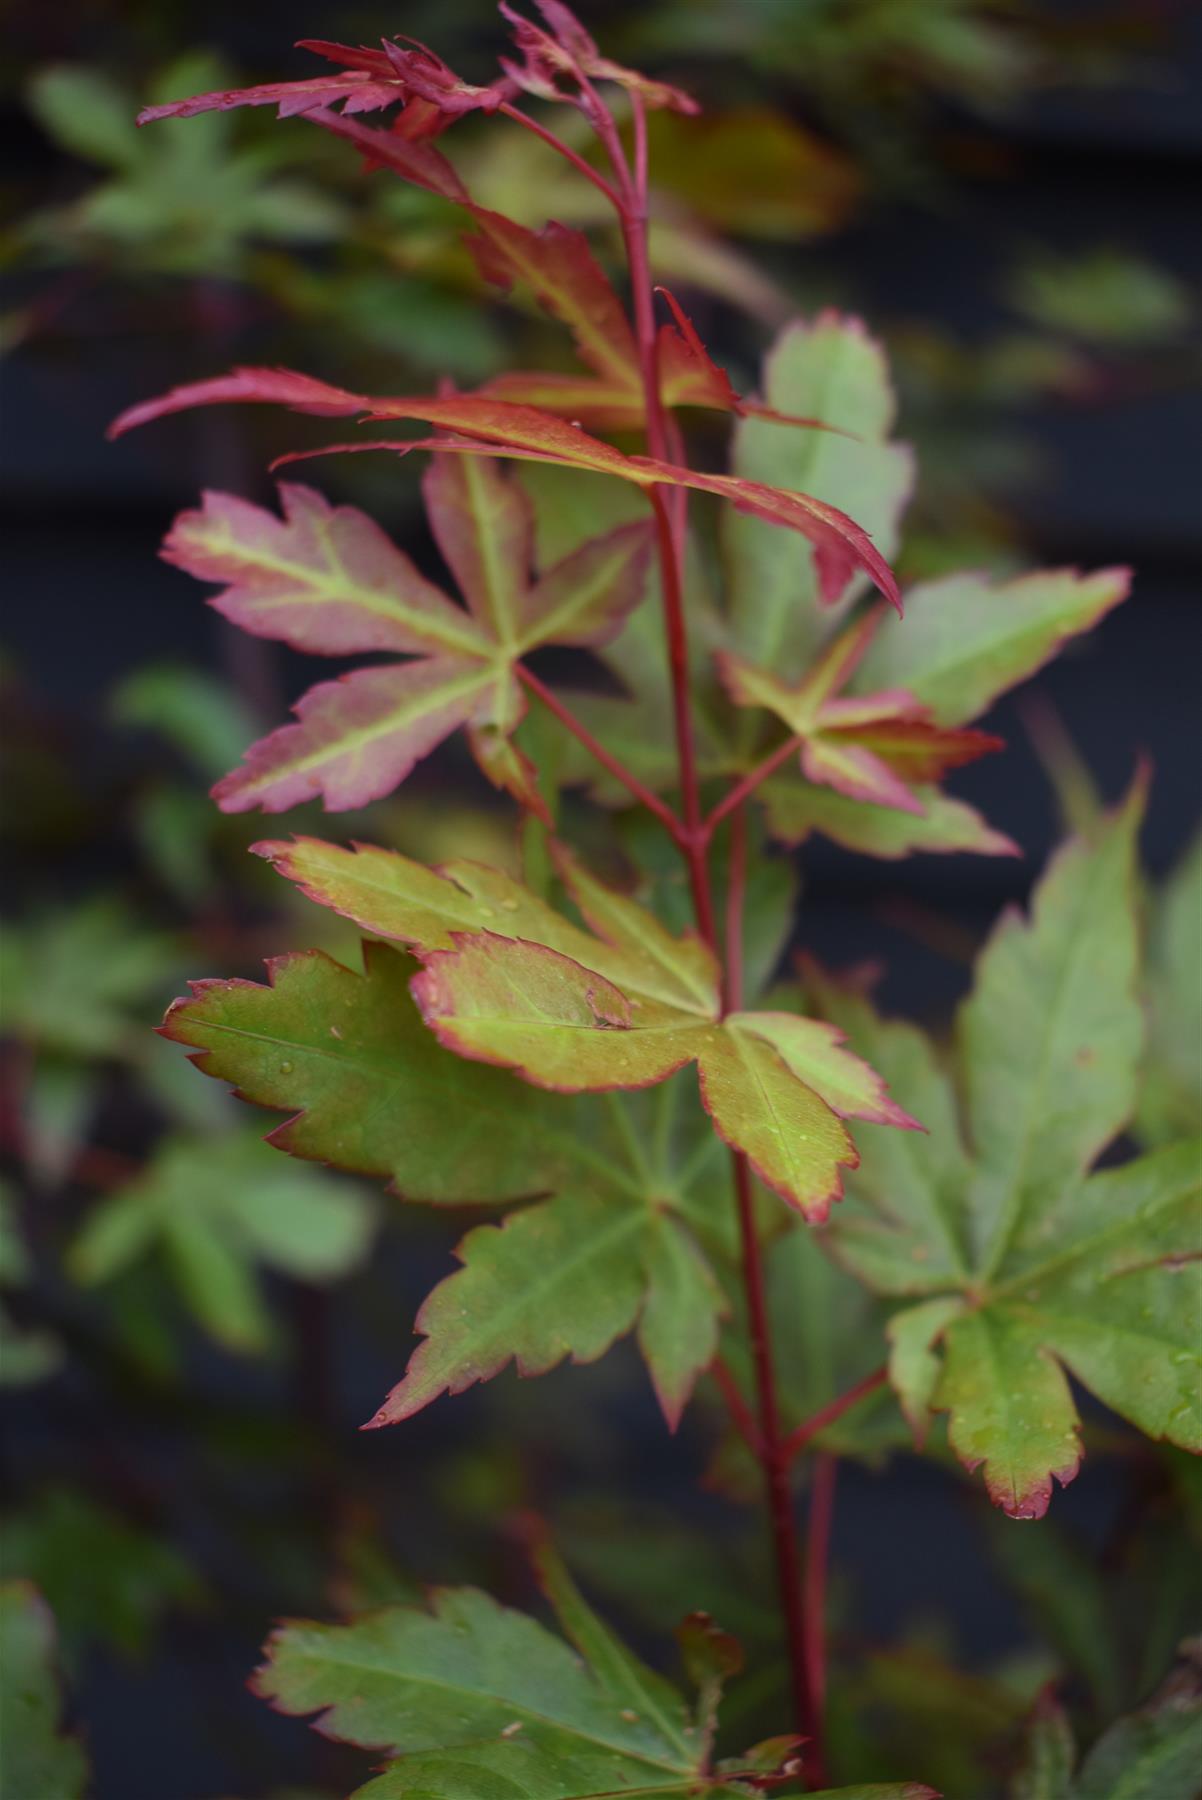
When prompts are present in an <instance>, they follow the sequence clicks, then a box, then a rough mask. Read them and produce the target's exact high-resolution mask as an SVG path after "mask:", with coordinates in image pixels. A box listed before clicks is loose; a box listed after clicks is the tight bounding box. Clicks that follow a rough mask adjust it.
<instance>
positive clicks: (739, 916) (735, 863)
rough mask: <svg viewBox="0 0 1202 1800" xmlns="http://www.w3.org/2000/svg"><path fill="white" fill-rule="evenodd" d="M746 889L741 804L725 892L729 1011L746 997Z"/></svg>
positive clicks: (733, 823)
mask: <svg viewBox="0 0 1202 1800" xmlns="http://www.w3.org/2000/svg"><path fill="white" fill-rule="evenodd" d="M746 891H747V814H746V813H745V812H744V811H743V809H742V807H739V808H738V809H737V810H736V811H735V812H734V813H733V814H732V815H731V821H730V875H729V878H728V882H727V893H726V975H725V981H724V996H725V1000H726V1010H727V1012H733V1011H734V1009H735V1008H736V1007H737V1006H740V1005H741V1004H742V999H743V899H744V896H745V894H746Z"/></svg>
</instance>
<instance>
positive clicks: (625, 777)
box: [516, 663, 685, 848]
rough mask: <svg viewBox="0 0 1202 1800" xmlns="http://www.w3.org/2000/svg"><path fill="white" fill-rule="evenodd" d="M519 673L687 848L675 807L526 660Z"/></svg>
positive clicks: (604, 766)
mask: <svg viewBox="0 0 1202 1800" xmlns="http://www.w3.org/2000/svg"><path fill="white" fill-rule="evenodd" d="M516 674H517V677H518V680H519V681H522V682H524V683H525V685H526V686H527V687H528V688H529V689H530V692H531V693H532V694H537V696H538V698H539V699H540V700H541V701H542V703H543V705H544V706H545V707H546V708H547V711H548V712H552V713H554V714H555V717H556V718H557V719H558V720H559V722H560V724H561V725H564V726H566V728H567V729H568V730H569V731H570V732H571V733H572V736H573V737H574V738H577V739H578V740H579V741H580V743H582V744H583V745H584V747H585V749H586V750H587V751H588V752H589V754H590V756H594V757H595V758H596V759H597V761H598V762H599V763H600V764H601V767H602V768H603V769H608V770H609V773H610V774H611V775H612V776H613V777H614V779H615V781H620V782H621V783H622V786H623V787H624V788H626V790H627V791H628V792H629V793H631V794H633V795H634V797H635V799H636V800H640V801H641V802H642V803H643V805H644V806H645V807H647V809H648V811H650V812H653V813H654V814H655V816H656V818H657V819H659V820H660V822H661V824H663V825H664V826H666V828H667V829H668V831H670V832H671V834H672V836H673V838H674V839H675V840H676V842H677V843H678V844H680V845H681V847H682V848H683V847H684V840H685V831H684V827H683V826H682V824H681V822H680V820H679V819H678V818H677V816H676V814H675V813H674V812H673V811H672V808H671V807H670V806H668V805H667V804H666V803H665V802H664V801H663V800H661V799H660V797H659V795H658V794H653V793H652V792H651V789H650V788H649V787H644V785H643V783H642V782H641V781H640V780H639V778H638V776H637V775H635V774H632V772H631V771H630V770H629V769H628V768H627V767H626V765H625V763H623V762H621V761H619V759H618V758H617V757H616V756H614V755H612V754H611V752H610V751H608V750H607V749H606V748H605V745H604V744H603V743H601V741H600V739H598V738H595V737H594V736H593V734H592V732H591V731H590V730H589V728H588V726H587V725H585V724H583V723H582V721H581V720H580V719H578V718H577V717H576V715H575V713H574V712H572V711H571V710H570V708H568V707H566V706H565V705H564V704H563V701H562V700H560V699H558V698H557V697H556V696H555V694H553V693H552V691H551V689H550V688H549V687H547V685H546V684H545V682H542V681H540V680H539V678H538V676H537V675H535V674H534V673H533V671H532V670H530V669H528V668H527V667H526V665H525V663H518V664H517V667H516Z"/></svg>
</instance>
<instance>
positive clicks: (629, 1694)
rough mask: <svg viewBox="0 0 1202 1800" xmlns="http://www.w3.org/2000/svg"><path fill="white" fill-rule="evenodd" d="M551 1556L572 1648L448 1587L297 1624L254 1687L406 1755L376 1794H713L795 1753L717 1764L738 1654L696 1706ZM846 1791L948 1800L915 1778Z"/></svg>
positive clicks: (553, 1597)
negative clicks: (725, 1676)
mask: <svg viewBox="0 0 1202 1800" xmlns="http://www.w3.org/2000/svg"><path fill="white" fill-rule="evenodd" d="M536 1563H537V1567H538V1571H539V1575H540V1579H541V1583H542V1586H543V1590H544V1592H545V1593H546V1596H547V1598H548V1600H549V1601H550V1603H551V1606H552V1607H553V1609H554V1611H555V1614H556V1616H557V1618H558V1620H559V1623H560V1625H561V1627H562V1629H563V1631H564V1632H565V1634H566V1636H567V1638H568V1639H569V1640H570V1644H571V1646H572V1647H571V1648H569V1645H568V1644H567V1643H565V1642H564V1640H563V1638H561V1637H558V1636H556V1635H554V1634H553V1633H551V1632H549V1631H547V1630H546V1629H545V1628H544V1627H543V1626H542V1625H540V1624H538V1623H537V1622H536V1621H535V1620H534V1619H531V1618H529V1617H528V1616H527V1615H525V1614H523V1613H519V1612H515V1611H512V1610H511V1609H509V1608H507V1607H502V1606H499V1605H498V1604H497V1602H496V1601H494V1600H492V1599H490V1598H489V1597H488V1596H487V1595H486V1594H483V1593H480V1592H478V1591H476V1590H474V1589H456V1590H444V1591H442V1592H440V1593H437V1594H436V1595H435V1596H434V1597H433V1600H432V1602H431V1606H430V1610H428V1611H426V1610H422V1609H419V1608H415V1607H399V1606H398V1607H389V1608H386V1609H385V1610H383V1611H381V1612H376V1613H373V1614H370V1615H369V1616H368V1617H366V1618H362V1619H358V1620H355V1621H354V1622H352V1623H351V1624H349V1625H310V1624H290V1625H286V1626H284V1627H283V1628H282V1629H281V1630H280V1631H279V1632H277V1633H276V1635H275V1637H274V1638H273V1639H272V1640H271V1641H270V1642H269V1644H268V1647H267V1657H268V1660H267V1661H266V1663H265V1664H264V1665H263V1667H262V1668H261V1669H260V1670H259V1671H258V1673H257V1675H256V1676H255V1681H254V1685H255V1688H256V1690H257V1692H259V1693H260V1694H261V1695H263V1696H264V1698H266V1699H269V1700H271V1701H272V1702H273V1703H274V1704H275V1705H276V1706H278V1707H280V1708H281V1709H282V1710H283V1711H285V1712H290V1713H302V1714H303V1713H317V1714H319V1717H318V1719H317V1721H316V1723H317V1724H318V1725H319V1727H320V1729H321V1730H322V1731H323V1732H324V1733H326V1734H327V1735H328V1736H331V1737H336V1738H341V1739H344V1740H345V1741H347V1742H349V1743H353V1744H358V1745H362V1746H363V1747H364V1748H370V1749H373V1750H377V1751H378V1750H380V1749H383V1750H385V1751H386V1752H387V1753H388V1754H389V1755H390V1756H392V1757H395V1758H397V1759H398V1760H396V1761H394V1762H392V1763H391V1765H390V1766H389V1768H388V1769H387V1770H386V1771H385V1773H383V1774H382V1775H381V1776H379V1777H378V1778H377V1779H376V1780H374V1781H371V1782H369V1783H368V1785H367V1786H366V1787H365V1788H361V1789H359V1790H358V1792H359V1796H360V1797H361V1800H368V1797H369V1796H370V1800H392V1797H394V1796H395V1797H396V1800H400V1797H401V1796H402V1795H403V1796H406V1797H408V1796H413V1797H414V1800H417V1797H418V1796H420V1797H421V1800H500V1797H501V1796H505V1800H601V1797H602V1796H607V1795H618V1794H621V1795H623V1796H628V1797H629V1800H650V1796H653V1795H664V1796H667V1795H671V1794H679V1795H681V1796H682V1797H683V1796H692V1797H693V1800H704V1797H705V1796H719V1795H731V1796H734V1795H739V1794H742V1795H748V1794H750V1793H752V1792H753V1791H757V1789H756V1788H753V1787H752V1786H751V1785H749V1781H750V1780H752V1779H753V1778H755V1777H758V1776H759V1775H760V1774H761V1773H763V1774H771V1773H772V1772H773V1771H774V1770H775V1769H778V1768H779V1767H780V1765H781V1764H782V1762H786V1761H787V1759H788V1754H789V1745H790V1742H791V1740H783V1742H782V1743H781V1744H779V1745H774V1746H771V1747H770V1749H769V1747H764V1752H763V1753H761V1754H759V1755H757V1753H756V1752H755V1751H750V1752H749V1753H748V1755H747V1756H746V1757H745V1758H743V1759H739V1758H735V1759H732V1760H731V1761H730V1762H729V1763H728V1764H723V1766H722V1770H721V1771H720V1772H719V1771H716V1770H712V1769H711V1765H710V1760H709V1757H710V1740H711V1735H712V1710H713V1704H714V1703H715V1701H716V1698H717V1692H718V1690H719V1687H720V1678H721V1673H722V1666H723V1661H725V1666H726V1667H729V1666H730V1662H729V1659H722V1660H720V1661H719V1662H718V1663H715V1662H714V1661H713V1659H710V1660H709V1661H708V1663H707V1667H706V1674H705V1682H704V1686H703V1692H702V1696H701V1700H700V1703H699V1706H698V1709H697V1711H696V1713H694V1712H692V1711H691V1709H690V1708H689V1707H688V1705H687V1704H686V1702H685V1699H684V1696H683V1695H682V1694H680V1693H679V1692H678V1691H677V1690H676V1688H674V1687H673V1686H672V1685H671V1683H669V1682H668V1681H666V1680H665V1679H664V1678H663V1677H662V1676H661V1675H659V1674H657V1673H655V1672H654V1671H653V1670H651V1669H649V1668H647V1667H646V1665H645V1664H643V1663H642V1662H640V1661H639V1659H638V1658H637V1657H636V1656H634V1654H633V1653H632V1652H631V1651H630V1650H628V1649H627V1647H626V1646H625V1645H624V1644H623V1643H622V1642H621V1641H620V1640H619V1639H618V1638H617V1637H615V1636H614V1635H613V1633H612V1632H611V1631H610V1630H609V1628H608V1627H607V1626H606V1625H605V1624H603V1623H602V1621H601V1620H600V1619H599V1618H598V1617H597V1616H596V1614H595V1613H593V1611H592V1610H591V1608H590V1607H589V1606H588V1605H587V1604H586V1603H585V1601H584V1599H583V1597H582V1596H581V1594H580V1593H579V1591H578V1590H577V1589H576V1587H575V1585H574V1584H573V1582H572V1581H571V1578H570V1577H569V1575H568V1574H567V1571H566V1570H565V1569H564V1567H563V1565H562V1563H560V1561H559V1559H558V1558H557V1557H556V1556H555V1555H554V1553H553V1552H552V1551H551V1550H550V1549H549V1547H548V1546H547V1545H545V1544H543V1545H541V1546H540V1547H539V1549H538V1551H537V1555H536ZM741 1776H745V1777H747V1778H748V1780H743V1779H741ZM758 1785H759V1784H758V1783H757V1787H758ZM839 1793H840V1797H841V1800H935V1797H934V1796H933V1795H932V1793H931V1790H930V1789H929V1788H924V1787H920V1786H918V1785H916V1784H912V1783H892V1784H888V1785H886V1786H873V1787H857V1788H848V1789H844V1790H839ZM832 1800H833V1797H832Z"/></svg>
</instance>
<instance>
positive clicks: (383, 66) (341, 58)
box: [296, 38, 396, 81]
mask: <svg viewBox="0 0 1202 1800" xmlns="http://www.w3.org/2000/svg"><path fill="white" fill-rule="evenodd" d="M296 48H297V49H298V50H311V51H312V52H313V54H314V56H321V57H324V58H325V60H326V62H332V63H338V64H339V65H340V66H341V67H343V68H347V69H361V70H362V71H363V73H364V74H365V75H376V76H379V77H380V78H381V79H383V80H385V81H392V80H395V79H396V71H395V69H394V67H393V64H392V62H391V60H390V59H389V58H388V57H387V56H385V54H384V52H383V50H371V49H369V48H368V46H367V45H366V44H334V43H331V42H330V40H329V39H328V38H298V39H297V40H296Z"/></svg>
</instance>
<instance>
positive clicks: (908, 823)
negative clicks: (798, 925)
mask: <svg viewBox="0 0 1202 1800" xmlns="http://www.w3.org/2000/svg"><path fill="white" fill-rule="evenodd" d="M759 792H760V796H761V798H762V799H763V802H764V805H765V808H766V810H767V816H768V828H769V830H770V831H771V833H772V835H773V837H775V838H779V839H780V841H781V842H782V843H784V844H800V843H803V842H804V841H805V839H806V838H807V837H809V835H810V833H811V832H812V831H819V832H821V833H822V834H823V836H824V837H829V838H833V839H834V841H835V843H837V844H842V845H843V846H844V848H845V849H847V850H858V851H860V852H861V854H862V855H864V856H879V857H884V858H885V859H886V860H889V861H893V860H894V859H895V858H897V857H901V856H913V855H914V854H915V853H916V852H917V851H921V850H925V851H930V852H935V853H937V854H940V855H947V854H948V853H950V852H952V851H967V852H969V853H971V854H972V855H974V856H1021V855H1022V851H1021V850H1020V849H1019V847H1018V845H1017V844H1016V843H1015V842H1014V840H1013V838H1008V837H1007V836H1006V834H1005V833H1004V832H1002V831H995V830H994V829H993V827H992V826H991V825H989V824H988V823H987V822H986V820H984V819H983V818H982V817H981V815H980V813H979V812H977V811H976V809H975V808H974V807H971V806H968V805H967V804H966V803H965V802H964V801H963V800H953V799H951V798H950V796H949V795H947V794H944V793H941V792H940V790H939V789H938V788H935V787H919V788H917V789H915V797H916V798H917V799H918V800H919V801H921V803H922V812H921V814H919V813H910V812H902V811H901V810H900V809H899V808H897V807H891V806H873V805H870V804H868V803H866V802H865V801H862V800H849V799H848V798H847V796H846V795H844V794H840V793H837V792H836V791H835V790H834V789H833V788H827V787H815V786H812V785H811V784H809V783H802V782H799V781H797V780H791V781H784V780H776V779H773V780H771V781H766V782H765V783H764V785H763V787H762V788H761V789H760V790H759Z"/></svg>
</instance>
